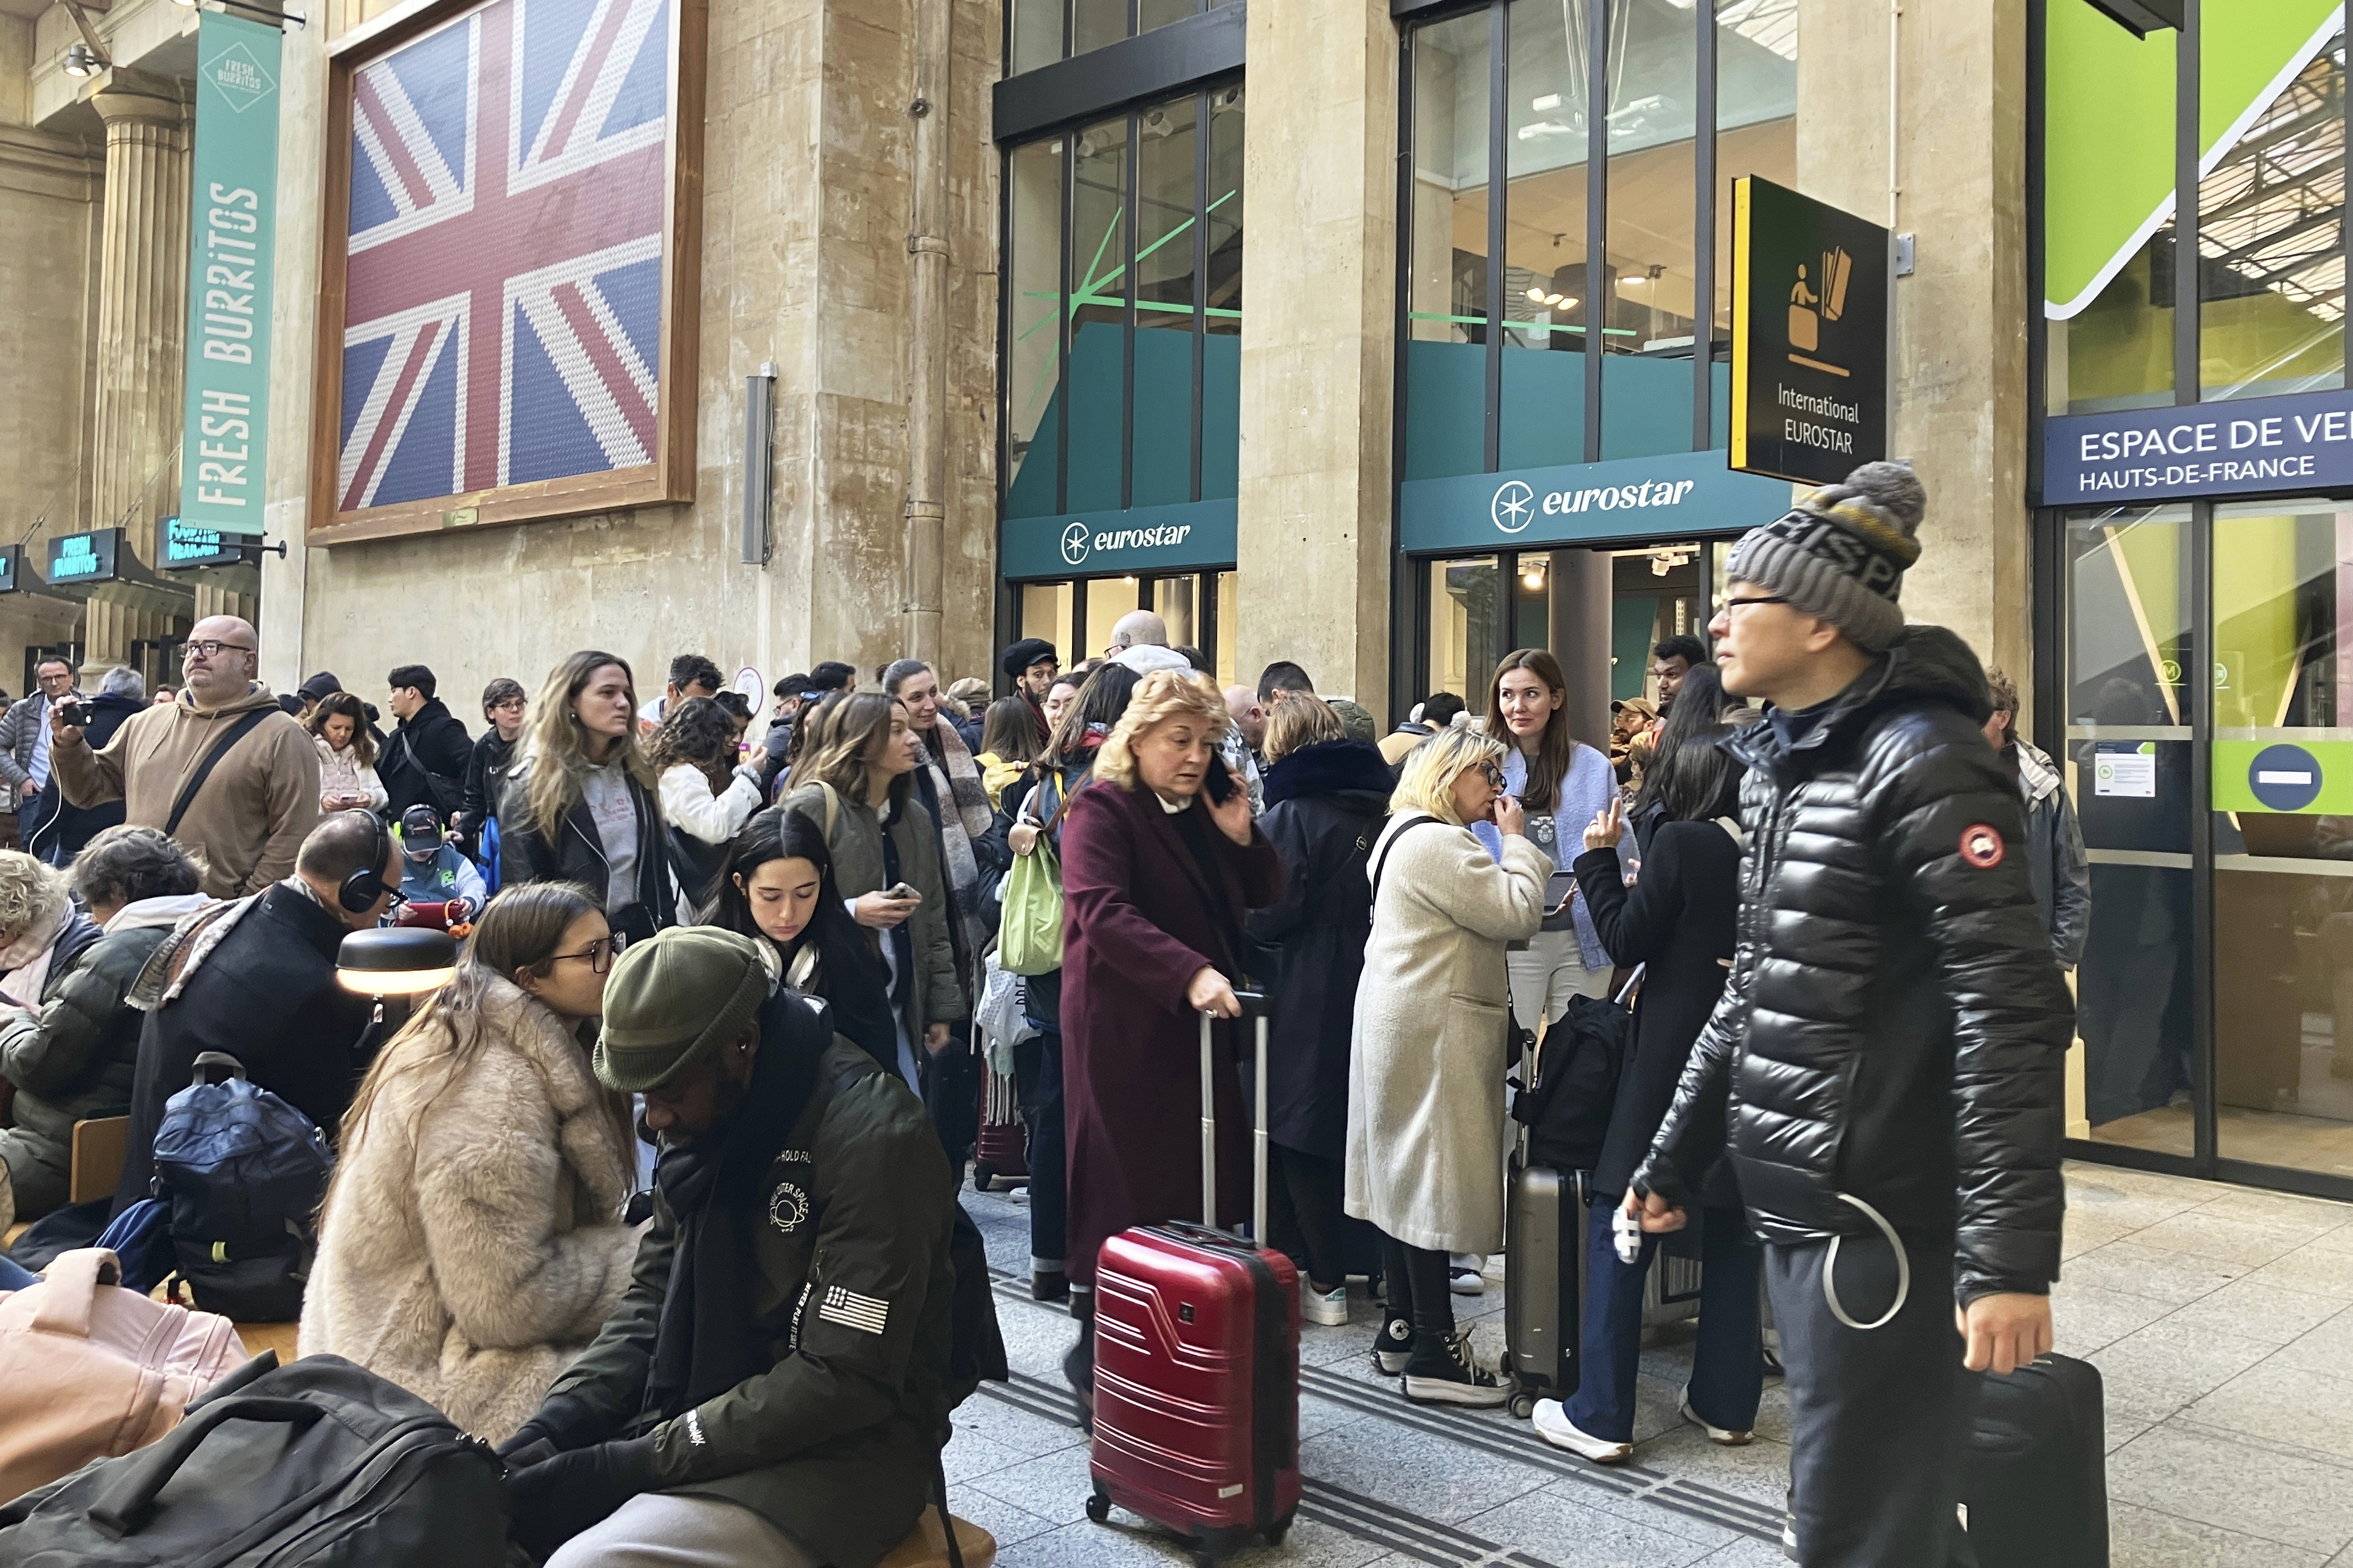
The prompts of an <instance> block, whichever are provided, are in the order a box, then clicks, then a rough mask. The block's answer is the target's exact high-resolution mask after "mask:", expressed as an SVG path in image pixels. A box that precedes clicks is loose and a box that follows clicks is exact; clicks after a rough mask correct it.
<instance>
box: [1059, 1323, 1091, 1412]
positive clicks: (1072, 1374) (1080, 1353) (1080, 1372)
mask: <svg viewBox="0 0 2353 1568" xmlns="http://www.w3.org/2000/svg"><path fill="white" fill-rule="evenodd" d="M1071 1316H1072V1317H1073V1318H1076V1319H1077V1320H1078V1321H1079V1342H1078V1343H1076V1344H1074V1345H1072V1346H1071V1348H1070V1350H1069V1352H1066V1353H1065V1354H1064V1355H1063V1357H1062V1375H1063V1376H1064V1377H1066V1378H1068V1379H1069V1380H1070V1384H1071V1393H1073V1394H1077V1395H1078V1396H1079V1429H1080V1430H1081V1431H1082V1432H1086V1433H1089V1434H1092V1433H1093V1431H1094V1429H1095V1293H1094V1292H1093V1291H1092V1290H1080V1289H1073V1290H1072V1291H1071Z"/></svg>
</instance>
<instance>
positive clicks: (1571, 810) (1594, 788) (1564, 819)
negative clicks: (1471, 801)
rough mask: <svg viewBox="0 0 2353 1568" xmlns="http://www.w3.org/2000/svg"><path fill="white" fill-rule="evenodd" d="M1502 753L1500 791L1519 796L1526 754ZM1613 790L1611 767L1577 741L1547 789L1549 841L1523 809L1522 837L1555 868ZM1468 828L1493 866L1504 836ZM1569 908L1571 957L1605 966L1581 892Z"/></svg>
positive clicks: (1573, 850)
mask: <svg viewBox="0 0 2353 1568" xmlns="http://www.w3.org/2000/svg"><path fill="white" fill-rule="evenodd" d="M1506 750H1507V752H1508V754H1507V755H1506V756H1505V757H1504V794H1505V795H1525V794H1526V792H1527V787H1528V756H1527V753H1526V752H1523V751H1521V750H1520V749H1519V748H1518V747H1517V746H1511V747H1508V748H1506ZM1617 793H1618V774H1617V771H1616V770H1615V769H1613V768H1612V767H1610V765H1609V758H1607V757H1605V756H1603V755H1602V754H1601V753H1600V752H1597V751H1595V750H1594V749H1593V748H1592V747H1590V746H1588V745H1585V744H1583V743H1582V742H1580V743H1579V744H1578V745H1577V749H1576V750H1575V751H1574V752H1570V753H1569V760H1568V772H1567V773H1564V774H1562V775H1561V779H1560V784H1559V787H1557V788H1556V789H1555V790H1554V791H1553V799H1554V805H1553V811H1552V818H1553V837H1552V841H1551V843H1550V845H1549V846H1547V845H1546V844H1544V843H1542V842H1540V830H1539V828H1538V826H1537V824H1536V819H1535V818H1536V814H1535V812H1530V813H1529V814H1528V842H1529V843H1531V844H1535V845H1536V846H1537V847H1539V848H1542V849H1544V850H1545V856H1546V859H1549V860H1550V861H1551V862H1552V863H1553V865H1554V867H1555V868H1556V869H1567V868H1568V867H1569V866H1571V865H1573V864H1574V863H1575V862H1576V860H1577V855H1578V854H1579V853H1580V852H1581V851H1582V850H1583V849H1584V847H1585V825H1586V824H1587V823H1588V822H1590V821H1592V820H1593V818H1594V816H1596V814H1598V813H1599V811H1600V810H1601V808H1602V807H1603V806H1604V805H1608V804H1609V801H1610V799H1611V798H1612V797H1613V796H1615V795H1617ZM1471 831H1472V835H1473V836H1475V837H1477V838H1478V840H1479V842H1480V843H1481V844H1482V845H1484V846H1485V847H1486V850H1487V853H1488V854H1490V855H1492V856H1493V857H1494V858H1495V861H1496V863H1497V864H1498V865H1500V864H1502V863H1503V858H1504V837H1503V835H1502V834H1500V833H1498V832H1497V831H1496V830H1495V825H1494V824H1493V823H1492V822H1474V823H1472V825H1471ZM1568 908H1569V913H1570V915H1571V917H1572V923H1573V925H1574V927H1575V930H1576V931H1577V961H1578V962H1579V963H1583V964H1584V965H1585V967H1586V968H1588V969H1601V970H1606V969H1608V968H1609V949H1608V948H1605V947H1603V946H1602V945H1601V933H1600V932H1599V931H1596V930H1594V929H1593V913H1592V911H1591V910H1588V909H1587V908H1586V907H1585V900H1584V899H1583V898H1582V897H1579V898H1577V899H1574V900H1570V902H1569V906H1568Z"/></svg>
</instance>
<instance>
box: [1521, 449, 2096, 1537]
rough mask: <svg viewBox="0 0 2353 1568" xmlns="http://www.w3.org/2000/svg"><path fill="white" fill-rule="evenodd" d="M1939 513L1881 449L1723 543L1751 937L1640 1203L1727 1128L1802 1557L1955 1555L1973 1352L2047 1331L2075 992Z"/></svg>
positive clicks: (1664, 1190)
mask: <svg viewBox="0 0 2353 1568" xmlns="http://www.w3.org/2000/svg"><path fill="white" fill-rule="evenodd" d="M1925 509H1926V496H1925V494H1924V493H1923V492H1922V490H1921V489H1920V483H1919V481H1918V479H1915V478H1914V477H1913V474H1912V471H1911V469H1910V468H1907V467H1905V465H1902V464H1898V463H1871V464H1866V465H1865V466H1863V467H1862V468H1858V469H1856V470H1855V471H1854V473H1852V474H1851V475H1850V476H1848V478H1847V480H1846V482H1844V483H1843V484H1838V485H1832V486H1830V487H1828V488H1827V489H1822V490H1820V491H1817V492H1816V493H1815V494H1814V495H1813V496H1812V497H1811V498H1810V499H1809V500H1806V501H1805V502H1803V503H1802V504H1801V505H1799V507H1798V509H1797V510H1793V511H1791V512H1789V513H1788V515H1786V516H1784V517H1783V518H1781V519H1780V520H1779V521H1776V522H1773V523H1769V524H1767V526H1765V527H1763V528H1759V529H1755V530H1752V531H1750V532H1749V533H1748V534H1747V535H1746V536H1745V537H1744V538H1743V539H1742V540H1741V541H1740V542H1739V543H1738V544H1737V545H1736V546H1735V547H1734V548H1733V552H1732V556H1731V559H1730V562H1729V563H1728V568H1727V571H1726V577H1727V581H1728V592H1727V595H1726V597H1725V603H1724V605H1723V606H1722V607H1721V608H1720V609H1718V611H1717V612H1716V616H1715V622H1714V624H1713V625H1712V626H1710V628H1709V630H1710V632H1711V633H1712V634H1713V636H1714V638H1715V650H1716V651H1715V658H1716V663H1717V665H1718V667H1719V668H1721V669H1722V670H1723V673H1724V689H1725V691H1727V692H1728V693H1730V694H1732V695H1733V696H1736V697H1757V698H1762V699H1764V700H1765V702H1766V704H1767V706H1766V709H1765V721H1764V722H1763V723H1760V724H1757V725H1755V726H1753V727H1751V728H1750V729H1749V730H1747V731H1744V732H1743V733H1742V734H1741V735H1740V736H1739V737H1738V738H1737V739H1736V740H1734V741H1733V742H1730V744H1731V746H1732V748H1733V751H1734V754H1735V755H1736V756H1737V757H1738V758H1740V760H1741V761H1743V762H1745V763H1746V764H1747V766H1748V774H1747V778H1746V782H1745V783H1744V784H1743V786H1742V791H1741V816H1742V819H1743V826H1744V827H1745V828H1746V832H1747V835H1748V840H1749V843H1748V849H1747V854H1746V858H1745V859H1744V861H1743V863H1742V881H1741V908H1740V916H1739V929H1738V938H1739V941H1738V946H1737V949H1736V955H1735V958H1734V962H1733V969H1732V973H1731V977H1730V979H1729V980H1728V981H1727V982H1726V984H1725V994H1724V998H1723V1001H1722V1002H1721V1003H1720V1004H1719V1005H1717V1007H1716V1010H1715V1014H1714V1016H1712V1017H1711V1018H1710V1019H1709V1020H1708V1024H1707V1026H1706V1028H1705V1029H1704V1030H1703V1031H1702V1033H1701V1035H1700V1038H1699V1042H1698V1044H1697V1045H1696V1046H1695V1047H1694V1048H1693V1052H1692V1058H1691V1062H1690V1065H1689V1067H1688V1068H1687V1069H1686V1070H1685V1072H1684V1074H1683V1082H1682V1084H1681V1085H1680V1086H1679V1087H1678V1089H1677V1090H1676V1095H1675V1102H1674V1104H1673V1106H1672V1108H1671V1109H1670V1110H1669V1111H1668V1114H1667V1120H1666V1121H1665V1122H1664V1123H1663V1124H1662V1126H1661V1127H1660V1129H1659V1134H1658V1137H1657V1139H1656V1140H1655V1141H1654V1142H1652V1144H1651V1152H1650V1154H1649V1156H1648V1158H1647V1159H1646V1160H1645V1161H1644V1163H1643V1164H1642V1165H1641V1168H1640V1169H1638V1170H1637V1171H1636V1172H1635V1173H1634V1177H1633V1180H1632V1183H1631V1194H1630V1198H1629V1203H1630V1205H1631V1206H1635V1207H1637V1208H1639V1210H1640V1212H1641V1215H1642V1224H1643V1226H1645V1228H1648V1229H1672V1228H1674V1227H1675V1226H1677V1225H1679V1224H1680V1223H1681V1217H1682V1216H1681V1209H1682V1205H1684V1204H1685V1203H1686V1202H1688V1201H1690V1195H1691V1194H1692V1193H1693V1190H1694V1188H1695V1187H1696V1185H1697V1184H1698V1183H1699V1180H1700V1178H1701V1177H1702V1176H1704V1174H1705V1173H1706V1172H1707V1170H1708V1168H1709V1166H1710V1165H1711V1164H1712V1163H1714V1159H1715V1153H1716V1152H1717V1149H1718V1148H1719V1147H1720V1146H1721V1145H1722V1144H1723V1143H1724V1142H1725V1141H1726V1137H1727V1134H1728V1142H1729V1152H1730V1157H1731V1160H1732V1164H1733V1169H1734V1173H1735V1174H1736V1176H1737V1178H1738V1180H1739V1183H1740V1192H1741V1196H1742V1198H1743V1199H1744V1200H1745V1202H1746V1207H1747V1212H1748V1218H1749V1222H1750V1224H1751V1225H1752V1226H1754V1227H1755V1228H1756V1229H1757V1232H1758V1233H1759V1234H1760V1235H1762V1236H1763V1237H1764V1239H1765V1243H1766V1260H1765V1272H1766V1286H1767V1290H1768V1291H1769V1292H1770V1293H1771V1295H1772V1299H1773V1312H1774V1320H1775V1322H1776V1324H1777V1325H1778V1328H1779V1330H1780V1334H1781V1359H1782V1362H1783V1363H1784V1364H1785V1365H1786V1367H1787V1368H1788V1394H1789V1411H1790V1425H1791V1456H1790V1475H1791V1480H1792V1484H1793V1509H1792V1515H1793V1517H1792V1521H1791V1523H1792V1528H1793V1530H1794V1532H1795V1538H1796V1547H1797V1551H1796V1555H1797V1558H1798V1561H1799V1562H1800V1563H1803V1564H1805V1565H1806V1568H1886V1565H1888V1564H1894V1563H1902V1564H1907V1565H1908V1564H1913V1563H1918V1564H1923V1565H1928V1564H1938V1563H1945V1562H1947V1561H1948V1560H1949V1559H1948V1552H1949V1551H1950V1549H1951V1546H1952V1544H1953V1542H1952V1535H1953V1531H1955V1529H1956V1528H1957V1524H1956V1521H1955V1504H1956V1502H1957V1493H1958V1489H1959V1476H1960V1469H1961V1459H1962V1456H1963V1455H1964V1453H1965V1452H1966V1444H1967V1441H1968V1430H1969V1426H1970V1418H1971V1415H1972V1414H1973V1409H1974V1405H1975V1400H1974V1398H1973V1394H1974V1390H1975V1384H1974V1381H1973V1380H1971V1379H1969V1378H1968V1377H1967V1376H1966V1375H1965V1373H1964V1371H1963V1369H1964V1367H1965V1366H1966V1367H1967V1368H1968V1370H1969V1371H1971V1372H1977V1371H1983V1370H1986V1369H1988V1368H1990V1369H1992V1370H1993V1371H1995V1372H1996V1373H2008V1372H2010V1370H2011V1369H2012V1368H2013V1367H2016V1366H2020V1365H2022V1364H2024V1363H2028V1362H2031V1360H2033V1358H2034V1357H2035V1356H2037V1355H2038V1354H2040V1353H2042V1352H2044V1351H2047V1350H2049V1349H2050V1348H2051V1342H2052V1339H2051V1301H2050V1294H2049V1292H2050V1289H2051V1282H2052V1280H2053V1279H2056V1278H2058V1274H2059V1227H2060V1217H2061V1214H2062V1212H2063V1208H2064V1206H2065V1193H2064V1190H2063V1187H2062V1185H2061V1182H2060V1175H2059V1142H2060V1133H2061V1130H2062V1126H2063V1094H2062V1071H2063V1067H2062V1064H2063V1060H2064V1058H2065V1054H2066V1050H2067V1046H2068V1042H2069V1039H2070V1037H2072V1035H2073V1023H2074V1016H2073V1015H2074V1005H2073V999H2072V998H2071V997H2070V996H2069V994H2068V992H2067V987H2066V984H2065V982H2064V981H2063V979H2062V978H2061V976H2060V973H2059V968H2058V965H2057V964H2056V963H2054V962H2053V961H2052V956H2051V942H2050V936H2049V933H2048V931H2046V930H2045V928H2044V925H2043V922H2042V915H2041V912H2040V910H2038V909H2037V907H2036V904H2035V900H2034V889H2033V885H2032V883H2031V880H2030V879H2029V877H2028V872H2027V866H2026V859H2027V857H2026V853H2025V850H2026V822H2025V816H2024V813H2023V812H2022V810H2021V805H2020V801H2019V795H2018V791H2017V789H2016V788H2015V787H2014V786H2013V785H2012V784H2010V780H2009V779H2008V778H2007V777H2006V776H2005V775H2004V774H2003V773H2002V771H2001V766H2000V759H1999V758H1997V757H1996V756H1995V754H1994V752H1993V750H1992V748H1990V747H1989V746H1988V745H1987V744H1986V743H1985V736H1984V735H1983V733H1982V732H1981V731H1979V728H1978V726H1979V725H1981V724H1983V723H1984V721H1985V719H1986V715H1987V712H1988V709H1989V703H1988V700H1987V696H1986V680H1985V670H1984V668H1983V667H1982V666H1980V665H1979V664H1978V659H1977V658H1976V656H1975V655H1974V654H1972V653H1971V652H1970V651H1969V649H1968V646H1967V645H1966V644H1964V643H1963V642H1962V641H1961V640H1960V639H1959V638H1958V637H1954V636H1953V635H1952V634H1951V633H1950V632H1947V631H1944V630H1942V629H1940V628H1937V627H1935V626H1908V627H1907V626H1905V624H1904V616H1903V612H1902V611H1901V610H1900V609H1899V608H1898V607H1897V602H1896V600H1897V595H1898V594H1899V593H1900V592H1901V589H1902V585H1903V580H1904V571H1905V568H1906V567H1908V566H1910V565H1911V564H1912V563H1913V562H1915V561H1916V560H1917V559H1918V558H1919V554H1920V546H1919V543H1918V541H1917V539H1916V537H1915V535H1916V533H1917V531H1918V529H1919V524H1920V518H1921V514H1922V512H1923V511H1924V510H1925ZM1715 1105H1726V1106H1727V1109H1726V1110H1725V1112H1724V1115H1723V1117H1722V1118H1721V1119H1719V1118H1718V1116H1717V1115H1715V1114H1714V1113H1713V1112H1712V1110H1711V1107H1713V1106H1715ZM1841 1247H1842V1248H1843V1250H1842V1251H1841V1250H1837V1249H1840V1248H1841ZM1899 1248H1900V1251H1899V1250H1898V1249H1899ZM1834 1266H1835V1267H1834ZM1541 1414H1542V1412H1541V1409H1540V1411H1539V1415H1540V1417H1541Z"/></svg>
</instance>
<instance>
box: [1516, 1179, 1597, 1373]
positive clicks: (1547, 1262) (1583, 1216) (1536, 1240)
mask: <svg viewBox="0 0 2353 1568" xmlns="http://www.w3.org/2000/svg"><path fill="white" fill-rule="evenodd" d="M1585 1188H1586V1174H1585V1173H1584V1172H1582V1171H1556V1170H1553V1169H1552V1168H1551V1167H1550V1166H1547V1165H1530V1164H1527V1163H1525V1161H1524V1160H1523V1158H1522V1157H1521V1156H1520V1155H1518V1154H1514V1155H1513V1156H1512V1174H1511V1187H1510V1196H1509V1199H1508V1204H1507V1207H1506V1209H1505V1212H1504V1256H1505V1258H1506V1259H1507V1262H1506V1265H1505V1268H1504V1371H1506V1372H1508V1373H1511V1374H1512V1376H1513V1378H1514V1380H1515V1381H1516V1382H1517V1384H1518V1385H1519V1386H1518V1389H1517V1390H1516V1391H1515V1392H1514V1394H1513V1395H1512V1404H1511V1410H1512V1414H1513V1415H1517V1416H1520V1417H1522V1418H1523V1419H1525V1417H1527V1416H1529V1415H1533V1414H1534V1413H1535V1407H1536V1401H1537V1400H1539V1399H1566V1398H1567V1397H1568V1396H1569V1395H1570V1394H1574V1393H1576V1392H1577V1369H1578V1363H1579V1359H1580V1358H1579V1357H1578V1354H1577V1338H1578V1331H1579V1328H1580V1326H1581V1324H1582V1323H1583V1321H1584V1301H1585V1247H1586V1241H1587V1228H1588V1226H1590V1225H1591V1224H1592V1215H1593V1211H1592V1210H1591V1209H1589V1208H1588V1207H1587V1206H1586V1203H1585Z"/></svg>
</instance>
